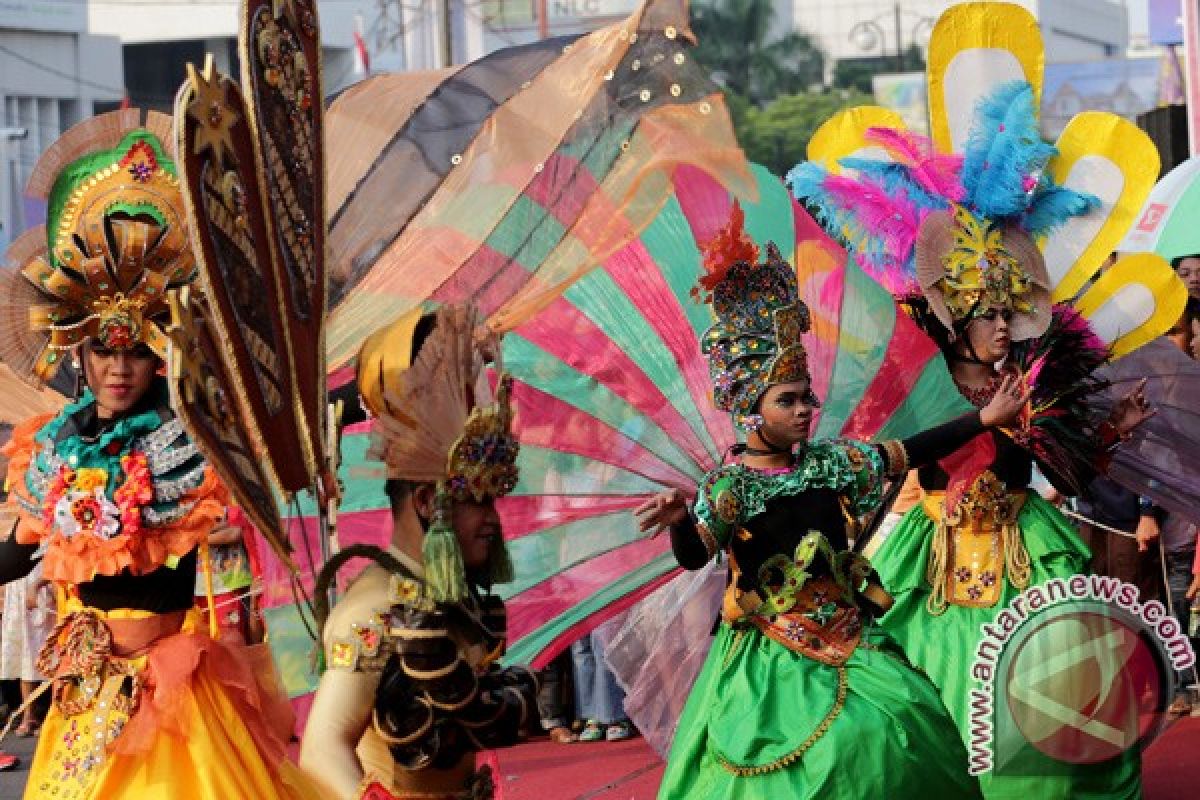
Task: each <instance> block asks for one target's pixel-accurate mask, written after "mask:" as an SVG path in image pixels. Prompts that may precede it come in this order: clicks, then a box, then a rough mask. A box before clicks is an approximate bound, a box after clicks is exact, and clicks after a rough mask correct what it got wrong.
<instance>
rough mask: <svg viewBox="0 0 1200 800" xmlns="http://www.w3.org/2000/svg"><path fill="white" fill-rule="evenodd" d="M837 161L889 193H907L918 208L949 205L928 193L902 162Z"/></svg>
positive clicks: (936, 207) (850, 159)
mask: <svg viewBox="0 0 1200 800" xmlns="http://www.w3.org/2000/svg"><path fill="white" fill-rule="evenodd" d="M838 163H839V164H841V165H842V166H843V167H845V168H846V169H853V170H857V171H858V172H859V173H860V174H862V175H864V176H866V177H867V178H870V179H871V180H873V181H875V182H876V183H878V184H879V185H880V186H882V187H883V188H884V189H886V190H887V191H888V193H890V194H896V193H898V192H900V191H904V193H905V194H907V195H908V199H909V201H911V202H912V203H913V205H915V206H917V207H918V208H923V209H927V210H930V211H940V210H942V209H945V208H949V206H950V204H949V202H948V201H947V200H946V198H945V197H940V196H938V195H934V194H930V193H929V192H928V191H927V190H926V189H925V187H924V186H922V185H921V184H920V183H919V182H918V181H917V180H916V179H914V178H913V177H912V170H911V169H910V168H909V167H907V166H905V165H904V164H897V163H895V162H892V161H876V160H873V159H865V158H843V159H842V160H841V161H839V162H838Z"/></svg>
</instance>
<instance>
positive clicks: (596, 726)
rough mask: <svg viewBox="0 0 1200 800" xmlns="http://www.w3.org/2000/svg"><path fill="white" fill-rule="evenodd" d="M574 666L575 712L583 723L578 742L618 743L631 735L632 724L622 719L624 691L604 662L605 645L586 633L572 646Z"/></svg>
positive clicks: (627, 719)
mask: <svg viewBox="0 0 1200 800" xmlns="http://www.w3.org/2000/svg"><path fill="white" fill-rule="evenodd" d="M571 663H572V664H573V665H574V667H575V710H576V712H577V713H578V714H579V717H580V719H583V720H586V724H585V725H584V726H583V730H582V731H581V732H580V734H579V741H581V742H599V741H601V740H604V739H607V740H608V741H610V742H619V741H622V740H624V739H628V738H630V737H632V736H633V725H632V724H631V723H630V722H629V718H628V717H627V716H625V692H624V690H622V689H621V686H620V684H618V683H617V679H616V677H615V676H614V675H613V673H612V670H611V669H609V667H608V662H606V661H605V660H604V643H603V642H602V641H601V640H600V639H598V638H597V637H596V636H595V632H592V633H589V634H587V635H586V636H583V637H582V638H580V639H577V640H575V641H574V642H572V643H571Z"/></svg>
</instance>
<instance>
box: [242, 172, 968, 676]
mask: <svg viewBox="0 0 1200 800" xmlns="http://www.w3.org/2000/svg"><path fill="white" fill-rule="evenodd" d="M751 171H752V175H753V178H754V180H755V184H756V196H757V198H758V199H757V201H756V202H744V203H743V207H744V209H745V214H746V227H747V230H748V232H749V233H750V235H751V236H752V237H753V238H754V239H755V240H756V241H757V242H758V243H759V244H760V245H765V244H766V242H768V241H774V242H776V243H779V244H781V245H783V250H784V253H785V254H786V255H789V256H791V257H792V258H793V259H794V263H796V264H797V268H798V273H799V277H800V285H801V294H802V296H803V297H804V299H805V301H806V302H807V303H808V304H809V305H810V308H811V311H812V315H813V328H814V331H813V334H812V336H810V337H809V339H810V341H809V342H808V347H809V357H810V367H811V370H812V373H813V382H814V386H815V387H816V389H817V391H818V393H819V394H821V395H822V397H823V398H824V400H825V406H824V408H823V410H822V417H821V419H820V422H819V424H818V435H820V436H837V435H854V436H871V435H874V434H876V433H880V434H881V435H886V436H904V435H907V434H910V433H914V432H916V431H917V430H919V429H920V428H921V427H924V426H927V425H931V424H934V423H936V422H939V421H942V420H944V419H948V418H950V417H952V416H954V415H956V414H959V413H962V412H963V411H964V410H966V409H967V408H968V406H967V405H966V402H965V401H964V400H962V398H961V396H960V395H958V393H957V392H954V391H953V390H952V384H951V383H950V379H949V377H948V372H947V370H946V368H945V365H944V363H943V362H942V358H941V355H940V354H939V353H938V351H937V349H936V347H934V346H933V344H932V343H930V342H929V341H928V340H927V339H926V338H925V337H924V336H923V335H922V334H920V333H919V331H918V330H917V328H916V326H915V325H914V324H913V323H912V322H911V321H910V320H909V319H908V318H907V317H906V316H905V315H904V314H902V313H899V312H898V310H897V307H896V305H895V303H894V301H893V300H892V298H891V296H890V295H889V294H888V293H887V292H886V291H885V290H884V289H883V288H882V287H880V286H879V285H878V284H876V283H875V282H873V281H871V280H870V279H869V278H868V277H867V276H866V275H865V273H863V272H862V271H861V270H860V269H858V267H857V266H856V265H855V264H854V263H853V261H851V260H849V259H848V258H847V257H846V254H845V252H844V251H843V250H842V249H841V248H840V247H838V246H837V245H835V244H834V243H833V242H831V241H830V240H829V239H828V238H827V237H825V235H824V234H823V233H822V232H821V231H820V229H819V227H818V226H817V225H816V224H815V222H813V220H812V219H811V218H810V217H809V216H808V215H807V213H806V212H805V211H804V210H803V209H802V208H801V207H800V206H799V205H797V204H796V203H795V201H794V200H793V199H792V198H791V196H790V195H789V194H788V192H787V190H786V189H785V187H784V186H783V184H782V182H781V181H780V180H779V179H778V178H777V177H775V176H772V175H770V174H769V173H768V172H767V171H766V170H765V169H763V168H761V167H757V166H755V167H752V168H751ZM733 202H734V195H733V193H732V192H730V190H729V189H727V188H725V187H723V186H722V185H721V184H720V183H718V182H717V181H715V180H714V179H713V178H711V177H710V176H709V175H707V174H706V173H704V172H703V171H701V170H699V169H694V168H683V169H680V170H678V171H677V172H676V174H675V178H674V180H673V192H672V195H671V197H670V199H669V200H668V201H667V203H666V205H665V206H663V208H662V209H661V210H660V211H659V212H658V213H657V214H655V215H654V217H653V218H652V219H651V220H650V221H649V222H648V223H647V224H645V225H644V226H642V228H643V230H642V233H641V235H640V236H639V237H638V238H637V239H635V240H634V241H632V242H630V243H629V244H628V245H626V246H625V247H623V248H622V249H620V250H619V251H618V252H616V253H615V254H613V255H612V256H611V257H610V258H608V259H607V260H606V261H605V262H604V263H603V264H602V265H601V266H600V267H598V268H597V269H595V270H593V271H592V272H590V273H588V274H587V275H585V276H584V277H583V278H581V279H580V280H579V281H577V282H576V283H575V284H573V285H572V286H571V287H570V288H569V289H567V291H566V292H565V293H563V295H562V296H561V297H560V298H558V299H556V300H554V301H553V302H552V303H550V304H549V305H548V306H547V307H546V308H545V309H544V310H542V311H541V312H540V313H538V314H537V315H535V316H534V317H533V318H532V319H530V320H529V321H528V322H527V323H525V324H523V325H521V326H520V327H518V328H517V329H516V330H515V331H513V332H512V333H510V334H508V335H507V336H506V337H505V339H504V364H505V369H506V370H508V371H509V372H510V373H511V374H512V375H513V377H514V379H515V381H516V382H515V388H514V393H515V399H516V407H517V419H516V425H515V427H516V429H517V431H518V434H519V436H520V438H521V457H520V462H519V465H520V468H521V479H520V482H519V483H518V485H517V488H516V490H515V491H514V492H513V493H512V494H511V495H509V496H508V497H506V498H504V499H503V500H502V501H500V510H501V514H502V516H503V518H504V528H505V536H506V538H508V539H509V547H510V551H511V554H512V557H513V562H514V565H515V567H516V580H515V581H514V582H513V583H511V584H508V585H506V586H503V587H498V588H499V590H500V592H501V594H502V595H503V596H504V597H505V599H506V602H507V606H508V609H509V632H510V640H511V641H510V648H509V656H508V658H509V659H510V660H512V661H514V662H520V663H528V664H532V665H534V666H540V665H542V664H544V663H545V662H546V661H548V660H549V659H550V658H552V657H553V656H554V655H555V654H556V653H557V652H559V651H561V650H562V648H564V647H565V646H566V645H567V644H569V643H570V642H571V641H572V640H574V639H575V638H578V637H579V636H580V635H582V634H583V633H586V632H587V631H588V630H590V629H592V628H593V627H595V626H596V625H599V624H600V623H602V622H603V621H605V620H606V619H608V618H610V617H612V616H613V615H615V614H617V613H619V612H620V611H621V610H623V609H625V608H628V607H629V606H631V605H633V604H634V603H635V602H637V601H638V600H639V599H640V598H642V597H645V596H646V595H648V594H650V593H651V592H653V591H654V590H655V589H656V588H658V587H660V586H662V585H663V584H664V583H666V582H667V581H669V580H671V579H672V578H673V577H674V576H675V575H676V574H677V572H678V568H677V565H676V564H675V561H674V557H673V556H672V555H671V553H670V545H669V542H668V540H667V538H666V537H660V538H656V539H651V538H647V537H645V536H643V535H641V534H639V533H638V529H637V522H636V520H635V519H634V517H633V513H632V510H633V509H634V508H635V507H636V506H637V505H638V504H640V503H641V502H642V501H643V500H644V499H645V498H646V497H648V496H649V495H652V494H654V493H656V492H659V491H661V490H663V489H664V488H667V487H678V488H681V489H684V490H687V491H689V492H691V491H693V490H694V489H695V486H696V484H697V483H698V482H699V481H700V479H701V478H702V477H703V475H704V473H705V472H706V471H707V470H709V469H712V468H713V467H714V466H716V465H717V464H718V463H720V461H721V459H722V458H723V457H724V454H725V452H726V450H727V449H728V448H729V446H730V445H732V444H733V443H734V442H735V436H734V430H733V426H732V424H731V422H730V420H729V417H728V416H726V415H725V414H722V413H720V412H718V411H716V410H715V409H714V408H713V406H712V402H711V397H710V392H711V389H710V385H709V377H708V371H707V365H706V362H705V361H704V359H703V357H702V356H701V354H700V349H699V338H700V334H701V333H702V332H703V331H704V330H705V329H706V328H707V327H708V326H709V325H711V323H712V317H711V311H710V308H709V307H708V306H707V305H705V304H703V303H701V302H699V301H698V300H696V299H695V298H693V297H692V295H691V290H692V287H694V286H695V285H696V282H697V279H698V278H699V276H700V275H701V273H702V269H701V260H702V254H701V249H702V247H703V245H704V244H705V243H706V242H707V241H708V240H709V239H711V238H712V236H713V235H714V234H715V233H716V232H717V230H718V229H719V228H721V227H722V226H724V225H725V224H726V223H727V222H728V220H729V216H730V212H731V209H732V207H733ZM851 332H853V333H851ZM918 409H920V411H921V414H918V413H917V410H918ZM368 432H369V423H360V424H358V425H355V426H352V427H351V428H348V429H347V431H346V432H345V435H344V437H343V443H342V444H343V447H342V454H343V459H344V460H343V465H342V470H341V477H342V480H343V482H344V483H345V485H346V487H347V489H346V494H345V496H344V497H343V502H342V506H341V511H340V514H339V518H338V525H339V532H340V539H341V544H342V546H346V545H348V544H351V543H355V542H370V543H375V544H379V543H381V542H384V541H386V537H387V536H388V532H389V530H390V512H389V511H388V510H387V501H386V498H385V497H384V495H383V492H382V481H383V475H382V470H381V469H380V468H379V466H378V465H376V464H373V463H370V462H367V461H365V460H364V459H365V454H366V449H367V440H368ZM314 511H315V509H314V508H313V507H312V506H306V507H305V513H306V514H308V515H311V514H313V512H314ZM297 524H299V523H297ZM305 524H308V525H311V524H313V523H312V519H311V516H310V517H309V519H307V520H305ZM298 530H299V529H298V528H297V531H298ZM311 557H312V554H306V553H304V552H303V551H301V552H298V553H297V554H296V558H297V562H298V564H299V565H300V568H301V571H302V572H307V571H308V569H309V568H310V564H311V562H310V561H309V560H308V559H309V558H311ZM266 586H267V592H268V595H267V597H266V598H265V600H266V603H267V605H277V604H284V603H288V602H290V599H291V598H290V589H289V588H288V584H287V580H286V573H284V572H283V571H281V570H280V569H279V568H278V567H276V566H273V565H271V564H268V579H267V580H266ZM297 641H300V640H299V639H298V640H297ZM293 655H294V658H292V659H291V660H292V661H293V662H294V663H295V664H296V665H297V667H296V669H297V670H300V669H301V667H302V661H303V658H302V655H301V653H299V652H297V653H295V654H293ZM285 674H286V670H285Z"/></svg>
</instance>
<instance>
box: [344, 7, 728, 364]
mask: <svg viewBox="0 0 1200 800" xmlns="http://www.w3.org/2000/svg"><path fill="white" fill-rule="evenodd" d="M692 41H693V37H692V34H691V31H690V30H689V28H688V19H687V4H686V2H684V1H683V0H647V2H645V4H644V5H643V6H642V7H641V8H639V9H638V10H637V11H636V12H635V13H634V14H633V15H632V16H631V17H629V19H627V20H622V21H621V22H618V23H616V24H614V25H612V26H609V27H607V28H603V29H601V30H598V31H594V32H592V33H588V34H582V35H574V36H567V37H561V38H556V39H548V40H545V41H541V42H536V43H533V44H529V45H523V46H519V47H512V48H507V49H504V50H500V51H497V52H495V53H492V54H490V55H488V56H485V57H484V58H482V59H480V60H478V61H476V62H473V63H471V64H467V65H465V66H462V67H459V68H454V69H450V70H444V71H440V72H431V73H416V74H400V75H386V76H380V77H376V78H372V79H369V80H367V81H364V82H363V83H361V84H359V85H357V86H355V87H353V88H351V89H350V90H348V91H346V92H345V93H344V94H342V95H341V96H340V97H338V98H337V99H336V100H335V101H334V103H333V105H332V106H331V107H330V109H329V113H328V114H327V117H326V119H327V123H328V140H329V148H328V150H329V172H328V175H329V190H328V197H329V212H330V213H329V221H330V223H329V244H330V254H331V265H330V281H331V286H330V289H331V292H330V297H331V301H332V302H333V303H334V304H336V305H335V306H334V308H333V311H332V313H331V318H330V328H329V355H330V361H331V363H333V364H344V363H346V362H348V361H349V360H350V359H351V358H352V357H353V356H354V354H355V353H356V352H357V350H358V347H359V345H360V344H361V343H362V341H363V340H364V339H365V338H366V337H367V336H368V335H369V334H371V333H373V332H374V331H375V330H377V329H378V328H380V327H382V326H383V325H386V324H388V323H389V322H391V321H393V320H395V319H396V318H397V317H399V316H400V315H401V314H403V313H404V312H405V311H408V310H409V309H411V308H413V307H414V306H415V305H417V304H419V303H421V302H423V301H425V300H429V299H434V300H437V301H439V302H465V301H470V302H472V303H474V304H476V305H477V306H479V307H480V308H482V309H483V311H484V312H485V313H486V314H487V315H489V324H490V325H491V326H492V327H493V328H496V329H498V330H500V329H503V330H507V329H511V328H512V327H514V326H515V325H517V324H520V322H522V321H524V320H526V319H528V318H529V317H530V316H531V315H532V314H533V313H536V311H537V310H539V309H540V308H542V307H544V306H545V304H546V303H547V302H549V301H550V300H552V299H553V298H554V297H555V296H557V294H558V293H559V292H561V291H562V289H563V287H564V286H566V285H567V284H568V283H569V282H570V281H571V280H573V279H575V278H576V277H578V276H579V275H581V274H583V273H585V272H586V271H587V270H588V269H590V268H592V267H593V266H595V265H596V264H597V263H600V262H601V261H603V260H604V259H605V258H607V257H608V256H609V255H611V254H612V253H613V252H615V251H617V250H618V249H620V248H621V247H622V246H624V245H625V244H626V243H628V242H629V241H631V240H632V239H633V238H634V237H635V236H636V235H637V233H638V227H637V226H638V225H639V224H644V223H645V222H648V221H649V220H650V219H652V218H653V216H654V213H655V211H656V210H657V209H658V207H660V206H661V204H662V202H663V201H664V200H665V198H666V195H667V194H668V193H669V191H670V182H669V176H670V173H671V171H672V170H673V168H674V167H675V166H677V165H679V164H692V165H695V166H698V167H700V168H702V169H704V170H705V171H707V172H709V173H710V174H713V175H716V176H719V179H720V181H721V183H723V184H724V185H728V186H735V185H738V184H744V183H745V182H746V181H747V180H748V178H747V176H746V174H745V169H744V166H745V162H744V160H743V158H742V156H741V151H740V150H738V148H737V145H736V142H735V140H734V137H733V131H732V126H731V124H730V122H729V118H728V115H727V114H726V113H725V111H724V105H723V102H722V100H721V95H720V93H719V92H718V91H717V87H716V86H715V85H714V84H713V83H712V82H711V80H710V79H709V78H708V76H707V75H706V74H705V72H704V70H703V69H702V68H700V66H699V65H697V64H696V63H695V62H694V61H693V60H692V56H691V48H690V43H691V42H692ZM747 191H748V188H746V187H745V186H743V187H742V191H741V193H742V194H745V193H746V192H747Z"/></svg>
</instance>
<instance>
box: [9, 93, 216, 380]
mask: <svg viewBox="0 0 1200 800" xmlns="http://www.w3.org/2000/svg"><path fill="white" fill-rule="evenodd" d="M170 131H171V118H170V117H168V116H166V115H163V114H158V113H155V112H150V113H149V114H147V116H146V118H145V120H143V119H142V115H141V112H139V111H138V110H136V109H127V110H123V111H116V112H112V113H110V114H102V115H100V116H98V117H94V118H92V119H89V120H87V121H85V122H83V123H80V124H79V125H76V126H75V127H73V128H72V129H71V130H69V131H67V132H66V133H65V134H63V136H62V137H61V138H60V139H59V140H58V141H57V142H56V143H55V144H54V145H53V146H52V147H51V148H50V149H49V150H47V151H46V153H45V154H44V155H43V156H42V158H41V159H40V160H39V161H38V163H37V165H36V166H35V167H34V170H33V174H32V176H31V178H30V180H29V185H28V188H27V193H28V194H29V195H30V196H33V197H41V198H45V199H46V202H47V222H46V225H45V226H44V227H43V226H39V227H37V228H34V229H31V230H29V231H27V232H26V233H25V234H23V235H22V236H20V237H19V238H18V239H17V240H16V241H14V242H13V244H12V246H11V247H10V248H9V250H8V253H7V254H6V257H7V260H8V261H9V262H10V264H12V265H13V266H14V267H15V268H16V270H15V271H12V272H9V273H6V274H5V275H4V280H3V281H2V282H0V308H2V309H3V311H4V312H6V316H7V317H8V318H10V319H12V320H14V321H16V320H19V319H20V317H21V316H24V323H25V324H23V325H22V324H10V325H9V326H8V327H9V328H10V330H7V331H5V333H6V334H7V335H5V336H4V337H3V340H2V341H0V357H2V358H3V359H4V360H5V361H6V362H7V363H8V364H9V365H10V366H12V367H13V369H14V370H15V371H17V372H18V373H19V374H23V375H29V374H31V375H32V376H33V377H35V378H37V379H38V380H41V381H46V380H49V378H51V377H52V376H53V375H54V373H55V372H56V371H57V370H58V367H59V365H60V364H61V363H62V360H63V357H64V352H65V351H67V350H70V349H71V348H72V347H74V346H75V345H77V344H79V343H80V342H82V341H84V340H85V339H88V338H95V339H96V340H97V341H98V342H99V343H100V344H101V345H102V346H104V347H107V348H110V349H114V350H127V349H131V348H133V347H136V346H137V345H139V344H145V345H147V346H148V347H150V349H151V350H153V351H154V352H156V353H158V354H159V355H165V352H166V337H165V335H164V333H163V330H162V328H161V327H160V324H159V319H160V317H162V318H165V316H166V314H167V313H168V307H167V301H166V292H167V291H168V290H169V289H172V288H176V287H179V286H182V285H185V284H187V283H188V282H190V281H191V280H192V278H193V277H194V276H195V261H194V259H193V257H192V252H191V244H190V241H189V239H188V231H187V225H186V222H185V216H184V209H183V201H182V199H181V197H180V193H179V182H178V179H177V177H176V174H175V165H174V163H173V162H172V153H171V151H170V149H169V147H170V144H169V143H170V142H171V141H172V139H171V136H170Z"/></svg>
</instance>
